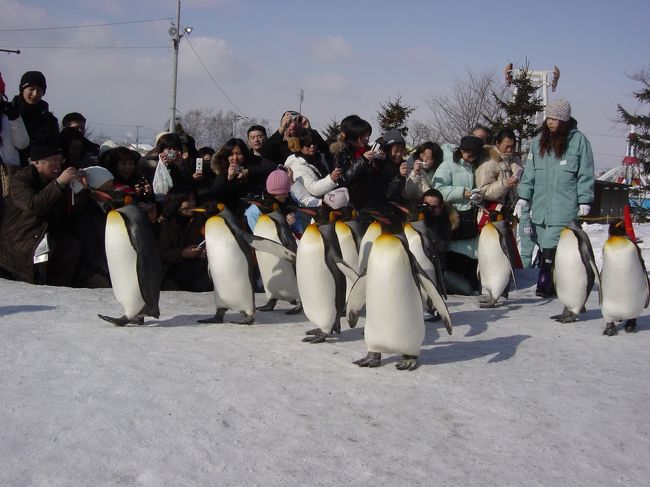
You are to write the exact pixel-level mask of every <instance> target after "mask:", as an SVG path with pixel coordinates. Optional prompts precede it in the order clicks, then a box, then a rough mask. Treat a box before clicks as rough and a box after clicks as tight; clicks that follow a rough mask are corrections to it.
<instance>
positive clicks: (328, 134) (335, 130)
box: [323, 118, 341, 144]
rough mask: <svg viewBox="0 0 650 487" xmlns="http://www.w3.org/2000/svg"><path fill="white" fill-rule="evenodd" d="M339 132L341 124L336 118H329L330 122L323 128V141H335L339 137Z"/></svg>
mask: <svg viewBox="0 0 650 487" xmlns="http://www.w3.org/2000/svg"><path fill="white" fill-rule="evenodd" d="M340 133H341V124H340V123H339V122H337V120H336V118H333V119H332V120H330V123H328V124H327V125H326V126H325V129H324V130H323V135H324V136H325V141H326V142H327V143H328V144H331V143H332V142H336V141H337V140H338V138H339V134H340Z"/></svg>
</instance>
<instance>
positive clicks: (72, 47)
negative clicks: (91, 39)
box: [0, 46, 169, 50]
mask: <svg viewBox="0 0 650 487" xmlns="http://www.w3.org/2000/svg"><path fill="white" fill-rule="evenodd" d="M0 47H3V48H5V47H6V48H16V49H17V48H20V49H82V50H83V49H86V50H92V49H169V46H0Z"/></svg>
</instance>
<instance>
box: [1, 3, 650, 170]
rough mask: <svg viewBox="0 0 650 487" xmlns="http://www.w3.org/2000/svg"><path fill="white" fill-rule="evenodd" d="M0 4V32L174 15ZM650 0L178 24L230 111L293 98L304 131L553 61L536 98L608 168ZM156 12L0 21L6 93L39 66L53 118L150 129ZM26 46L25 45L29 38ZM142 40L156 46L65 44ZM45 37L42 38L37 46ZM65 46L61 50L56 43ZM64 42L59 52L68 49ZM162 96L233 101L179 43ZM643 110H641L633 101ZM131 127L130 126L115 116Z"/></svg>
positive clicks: (163, 25) (251, 7)
mask: <svg viewBox="0 0 650 487" xmlns="http://www.w3.org/2000/svg"><path fill="white" fill-rule="evenodd" d="M52 5H53V4H52V3H51V2H50V1H16V0H0V12H2V15H1V16H0V30H1V29H18V28H39V27H54V26H71V25H87V24H95V23H108V22H123V21H129V20H142V19H155V18H163V17H173V18H175V15H176V2H175V1H174V0H159V1H153V0H139V1H123V0H111V1H106V0H85V1H84V0H61V1H59V2H56V4H55V5H56V6H55V7H53V6H52ZM649 19H650V2H647V1H645V2H644V1H640V0H639V1H625V0H623V1H620V2H588V1H566V0H565V1H563V2H558V1H546V2H543V3H541V2H504V1H501V0H497V1H491V2H487V1H483V2H475V1H463V2H460V1H455V2H446V1H444V2H443V1H438V2H435V1H402V2H394V1H391V2H384V1H372V2H371V1H353V0H349V1H347V2H342V1H336V0H331V1H327V2H314V1H302V2H297V1H268V0H267V1H235V0H221V1H219V0H185V1H183V2H182V13H181V26H192V27H193V28H194V31H193V32H192V34H191V36H190V38H189V40H190V42H191V43H192V46H194V48H195V49H196V51H197V52H198V55H199V56H200V58H201V60H202V61H203V62H204V64H205V65H206V66H207V68H208V70H209V71H210V73H211V74H212V75H213V76H214V78H215V79H216V80H217V82H218V83H219V85H220V86H221V87H222V88H223V90H224V91H225V92H226V93H227V95H228V96H229V97H230V99H231V100H232V101H233V102H234V104H235V105H236V106H237V107H239V108H240V109H241V111H242V112H243V114H244V115H247V116H250V117H261V118H267V119H268V120H269V122H270V124H271V126H272V127H274V128H275V127H276V126H277V123H278V119H279V117H280V115H281V113H282V112H283V111H284V110H285V109H293V108H296V107H297V104H298V92H299V91H300V89H304V92H305V100H304V104H303V111H304V113H305V114H306V115H307V116H308V117H309V118H310V119H311V121H312V124H313V125H314V126H315V127H316V128H322V126H324V125H325V124H326V123H327V122H329V121H330V120H331V119H332V118H334V117H336V118H337V119H339V120H340V119H341V118H342V117H344V116H346V115H348V114H350V113H358V114H359V115H361V116H362V117H364V118H366V119H367V120H369V121H370V122H371V123H373V125H374V124H376V120H375V119H376V111H377V109H378V108H379V103H380V102H385V101H386V100H387V99H388V98H389V97H390V98H393V99H394V98H395V97H396V96H397V95H398V94H401V96H402V100H403V101H404V102H405V103H407V104H409V105H414V106H417V107H418V109H417V110H416V112H415V113H414V114H413V115H412V118H413V119H417V120H421V121H423V122H426V121H427V120H428V119H429V118H430V117H431V111H430V109H429V108H428V100H429V99H430V98H431V96H433V95H444V94H448V93H449V90H450V88H451V86H452V85H453V83H454V80H455V79H456V78H464V77H465V76H466V72H467V70H472V71H474V72H482V71H486V70H494V71H495V72H497V73H501V70H502V69H503V67H504V66H505V64H507V63H508V62H514V63H515V64H516V65H521V64H522V63H523V62H524V61H525V60H526V59H528V60H529V61H530V63H531V64H530V65H531V68H533V69H551V68H552V67H553V65H554V64H555V65H557V66H559V67H560V70H561V73H562V74H561V79H560V83H559V87H558V91H557V92H556V93H555V94H551V98H552V97H562V98H566V99H567V100H569V101H570V102H571V104H572V107H573V114H574V116H575V118H576V119H577V120H578V124H579V128H580V129H581V130H582V131H583V132H585V133H586V134H587V136H588V137H589V139H590V140H591V142H592V146H593V148H594V152H595V153H596V165H597V167H599V168H608V167H611V166H614V165H617V164H618V163H619V162H620V160H621V158H622V156H623V155H624V151H625V135H626V133H627V129H626V128H625V127H622V126H617V125H615V124H614V123H613V121H614V119H615V118H616V104H617V103H622V104H623V105H625V106H627V107H629V108H631V109H634V108H636V104H635V102H634V100H633V99H632V98H631V96H630V94H631V92H632V91H633V90H635V89H637V88H638V85H636V84H635V83H633V82H632V81H630V80H629V79H628V78H627V77H626V75H627V74H630V73H633V72H634V71H638V70H639V69H641V68H643V67H644V66H648V65H650V59H649V57H650V56H649V55H648V52H649V51H648V46H650V30H648V28H647V22H648V20H649ZM168 28H169V21H162V22H149V23H139V24H130V25H121V26H106V27H99V28H84V29H64V30H40V31H27V32H6V31H5V32H1V31H0V47H7V46H17V47H18V48H20V49H21V50H22V54H20V55H0V71H1V72H2V75H3V77H4V79H5V82H6V83H7V85H8V94H9V95H13V94H15V93H16V92H17V85H18V81H19V79H20V76H21V74H22V73H23V72H24V71H26V70H30V69H39V70H41V71H43V72H44V73H45V75H46V77H47V80H48V91H47V94H46V96H45V99H46V100H47V101H48V102H49V103H50V105H51V109H52V111H53V112H54V113H55V115H57V116H59V118H60V117H61V116H63V115H64V114H65V113H67V112H69V111H81V112H82V113H84V114H85V115H86V116H87V118H88V120H89V126H90V128H91V129H92V130H93V131H94V132H95V133H103V134H106V135H114V136H116V137H124V134H126V133H134V128H133V127H132V125H136V124H137V125H141V126H142V128H141V129H140V130H141V132H140V133H141V135H142V136H144V137H145V139H146V138H147V137H152V135H153V133H155V132H157V131H159V130H162V129H163V128H164V126H165V120H166V119H167V117H168V114H169V97H170V96H169V95H170V88H171V51H170V49H169V45H170V41H169V36H168V34H167V29H168ZM30 46H31V47H35V48H29V47H30ZM82 46H96V47H107V46H151V47H156V49H119V50H117V49H83V50H82V49H76V48H78V47H82ZM46 47H47V48H46ZM63 47H65V48H66V49H63ZM70 48H75V49H70ZM178 82H179V84H178V102H177V108H178V110H179V112H180V114H182V113H183V112H184V111H187V110H190V109H194V108H202V107H206V106H207V107H214V108H216V109H223V110H229V109H233V106H232V105H231V104H230V103H229V102H228V101H227V100H226V99H225V98H224V96H223V95H222V94H221V93H220V92H219V90H218V89H217V87H216V86H215V85H214V84H213V83H212V81H211V80H210V78H209V76H208V74H206V72H205V71H204V69H203V67H202V66H201V64H200V63H199V61H198V60H197V58H196V56H195V54H194V53H193V51H192V50H191V48H190V46H189V45H188V43H187V39H183V40H182V42H181V50H180V62H179V78H178ZM648 110H649V109H648V108H647V107H646V108H645V111H646V112H647V111H648ZM129 125H131V126H129Z"/></svg>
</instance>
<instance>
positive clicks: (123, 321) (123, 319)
mask: <svg viewBox="0 0 650 487" xmlns="http://www.w3.org/2000/svg"><path fill="white" fill-rule="evenodd" d="M97 316H98V317H99V318H101V319H102V320H104V321H108V322H109V323H111V324H113V325H115V326H126V325H128V324H132V325H142V324H144V316H136V317H135V318H128V317H127V316H126V315H122V316H120V317H119V318H114V317H112V316H106V315H100V314H98V315H97Z"/></svg>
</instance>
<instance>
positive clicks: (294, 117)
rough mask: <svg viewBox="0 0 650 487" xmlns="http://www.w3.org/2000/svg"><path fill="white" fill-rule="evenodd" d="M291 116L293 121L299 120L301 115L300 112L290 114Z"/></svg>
mask: <svg viewBox="0 0 650 487" xmlns="http://www.w3.org/2000/svg"><path fill="white" fill-rule="evenodd" d="M289 115H290V116H291V120H298V118H299V117H300V114H299V113H298V112H289Z"/></svg>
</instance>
